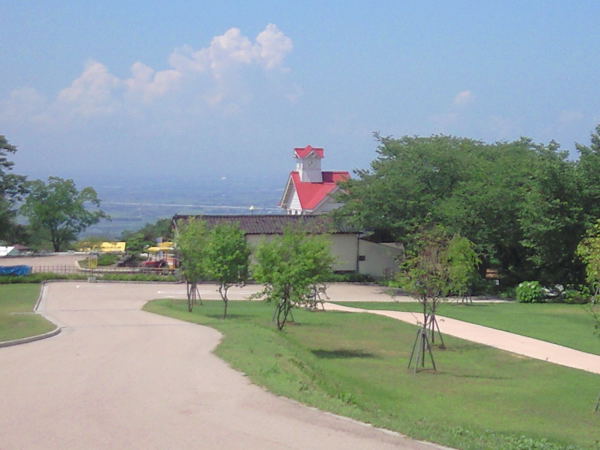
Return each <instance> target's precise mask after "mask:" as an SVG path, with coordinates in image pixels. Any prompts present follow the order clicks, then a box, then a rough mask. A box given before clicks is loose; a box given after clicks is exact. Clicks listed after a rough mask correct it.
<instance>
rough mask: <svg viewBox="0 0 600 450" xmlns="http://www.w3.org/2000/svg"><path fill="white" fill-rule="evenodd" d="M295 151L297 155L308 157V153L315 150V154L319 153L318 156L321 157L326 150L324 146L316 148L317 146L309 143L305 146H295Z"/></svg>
mask: <svg viewBox="0 0 600 450" xmlns="http://www.w3.org/2000/svg"><path fill="white" fill-rule="evenodd" d="M294 152H295V153H296V156H297V157H298V158H306V157H307V156H308V155H310V153H311V152H313V153H314V154H315V155H317V157H318V158H319V159H322V158H323V154H324V151H323V149H322V148H315V147H311V146H310V145H307V146H306V147H304V148H301V147H299V148H295V149H294Z"/></svg>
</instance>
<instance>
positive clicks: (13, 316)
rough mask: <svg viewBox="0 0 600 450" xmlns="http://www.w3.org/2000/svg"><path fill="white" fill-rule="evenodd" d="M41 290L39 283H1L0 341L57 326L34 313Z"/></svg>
mask: <svg viewBox="0 0 600 450" xmlns="http://www.w3.org/2000/svg"><path fill="white" fill-rule="evenodd" d="M39 292H40V285H39V284H7V285H0V341H10V340H13V339H21V338H24V337H29V336H36V335H38V334H42V333H46V332H48V331H51V330H53V329H55V328H56V325H54V324H53V323H52V322H49V321H48V320H46V319H44V318H43V317H42V316H40V315H38V314H34V313H33V307H34V306H35V302H36V301H37V298H38V295H39Z"/></svg>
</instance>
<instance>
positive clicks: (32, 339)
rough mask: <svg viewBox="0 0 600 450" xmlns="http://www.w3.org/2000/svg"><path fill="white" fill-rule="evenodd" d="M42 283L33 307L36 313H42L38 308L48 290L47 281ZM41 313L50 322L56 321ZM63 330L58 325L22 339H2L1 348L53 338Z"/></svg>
mask: <svg viewBox="0 0 600 450" xmlns="http://www.w3.org/2000/svg"><path fill="white" fill-rule="evenodd" d="M41 284H42V287H41V289H40V293H39V295H38V298H37V301H36V302H35V306H34V307H33V312H35V313H36V314H40V313H39V312H38V308H39V306H40V303H41V302H42V299H43V297H44V294H45V291H46V282H45V281H43V282H42V283H41ZM40 315H41V316H43V317H44V318H45V319H46V320H48V321H49V322H50V323H54V322H52V321H51V320H50V319H48V318H47V317H45V316H44V315H43V314H40ZM54 325H56V324H54ZM61 331H62V327H59V326H58V325H56V328H55V329H54V330H52V331H48V332H47V333H43V334H38V335H36V336H28V337H24V338H21V339H13V340H12V341H2V342H0V348H3V347H12V346H13V345H20V344H27V343H29V342H35V341H39V340H41V339H47V338H51V337H53V336H56V335H57V334H58V333H60V332H61Z"/></svg>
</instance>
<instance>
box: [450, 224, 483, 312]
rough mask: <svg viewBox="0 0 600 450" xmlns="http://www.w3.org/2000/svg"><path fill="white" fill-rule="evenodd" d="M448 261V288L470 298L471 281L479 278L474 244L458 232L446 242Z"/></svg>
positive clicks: (478, 260)
mask: <svg viewBox="0 0 600 450" xmlns="http://www.w3.org/2000/svg"><path fill="white" fill-rule="evenodd" d="M445 257H446V260H447V263H448V283H449V290H450V291H452V292H454V293H456V294H457V295H459V296H460V297H462V299H463V301H464V300H465V299H470V297H471V291H472V287H473V283H474V282H475V280H477V279H478V278H479V273H478V272H477V267H478V266H479V264H480V263H481V259H480V258H479V255H477V252H476V250H475V245H474V244H473V243H472V242H471V241H470V240H468V239H467V238H466V237H463V236H461V235H459V234H455V235H454V237H453V238H452V239H451V240H450V242H449V243H448V248H447V250H446V255H445Z"/></svg>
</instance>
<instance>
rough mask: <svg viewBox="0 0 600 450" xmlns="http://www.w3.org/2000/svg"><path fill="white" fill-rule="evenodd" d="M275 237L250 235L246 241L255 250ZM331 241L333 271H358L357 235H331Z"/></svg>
mask: <svg viewBox="0 0 600 450" xmlns="http://www.w3.org/2000/svg"><path fill="white" fill-rule="evenodd" d="M273 237H274V235H269V234H248V235H246V241H247V242H248V244H249V245H250V246H251V247H252V249H254V248H256V246H257V245H258V244H260V243H261V242H263V241H265V240H267V241H269V240H271V239H273ZM329 239H330V241H331V254H332V256H333V257H334V259H335V262H334V263H333V270H334V271H344V272H350V271H356V256H357V254H358V248H357V245H358V243H357V238H356V235H355V234H331V235H329ZM251 262H252V263H254V262H255V259H254V256H252V259H251Z"/></svg>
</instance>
